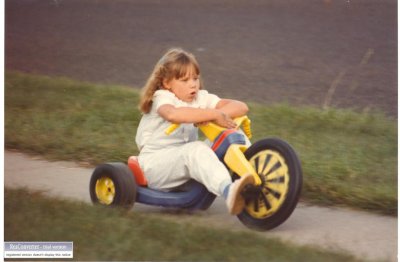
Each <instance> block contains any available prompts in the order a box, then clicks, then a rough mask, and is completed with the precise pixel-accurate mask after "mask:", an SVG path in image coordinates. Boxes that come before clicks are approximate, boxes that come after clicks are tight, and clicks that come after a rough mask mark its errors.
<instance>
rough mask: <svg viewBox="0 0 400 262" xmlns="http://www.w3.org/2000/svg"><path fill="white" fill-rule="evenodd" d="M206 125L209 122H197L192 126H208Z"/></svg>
mask: <svg viewBox="0 0 400 262" xmlns="http://www.w3.org/2000/svg"><path fill="white" fill-rule="evenodd" d="M208 123H210V121H204V122H199V123H196V124H194V126H196V127H199V126H205V125H208Z"/></svg>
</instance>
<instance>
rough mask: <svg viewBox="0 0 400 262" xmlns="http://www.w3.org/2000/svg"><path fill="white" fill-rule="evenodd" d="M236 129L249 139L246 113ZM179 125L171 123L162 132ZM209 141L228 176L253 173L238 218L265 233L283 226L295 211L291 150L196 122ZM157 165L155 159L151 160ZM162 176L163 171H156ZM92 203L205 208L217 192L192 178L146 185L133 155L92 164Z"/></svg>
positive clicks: (298, 177) (297, 182)
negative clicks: (167, 188) (172, 186)
mask: <svg viewBox="0 0 400 262" xmlns="http://www.w3.org/2000/svg"><path fill="white" fill-rule="evenodd" d="M235 122H236V123H237V126H238V128H239V127H240V126H242V129H243V131H244V134H245V135H246V136H248V137H249V138H251V130H250V120H249V118H248V117H247V116H243V117H239V118H236V119H235ZM177 128H179V125H178V124H171V126H170V127H169V128H168V129H167V130H166V134H170V133H172V132H174V130H175V129H177ZM199 129H200V130H201V131H202V132H203V134H204V135H205V136H206V137H207V138H208V139H209V140H210V141H211V142H212V146H211V148H212V150H213V151H214V152H215V153H216V154H217V156H218V158H219V159H220V161H222V162H223V163H224V164H225V166H226V167H227V168H228V169H229V170H230V172H231V175H232V180H235V179H237V178H238V177H240V176H242V175H244V174H248V173H250V174H252V175H253V176H254V179H255V184H254V185H249V186H247V187H246V188H245V189H244V191H243V192H242V194H243V196H244V198H245V200H246V206H245V208H244V210H243V212H242V213H240V214H239V215H238V216H237V217H238V218H239V220H240V221H241V222H242V223H243V224H244V225H245V226H247V227H249V228H252V229H255V230H259V231H265V230H269V229H272V228H275V227H277V226H279V225H280V224H282V223H283V222H284V221H285V220H286V219H287V218H288V217H289V216H290V215H291V214H292V212H293V210H294V209H295V207H296V205H297V202H298V200H299V197H300V192H301V187H302V170H301V165H300V161H299V158H298V157H297V154H296V153H295V151H294V150H293V148H292V147H291V146H290V145H289V144H288V143H286V142H285V141H283V140H281V139H278V138H265V139H262V140H259V141H257V142H255V143H254V144H252V145H251V146H247V145H246V140H245V137H244V135H243V132H240V131H239V130H238V129H226V128H222V127H220V126H218V125H216V124H214V123H208V124H206V125H201V126H199ZM155 164H157V163H155ZM160 175H162V174H160ZM90 197H91V200H92V202H93V203H95V204H101V205H107V206H122V207H127V208H131V207H132V206H133V205H134V203H135V202H138V203H142V204H147V205H155V206H161V207H173V208H183V209H191V210H194V209H201V210H205V209H207V208H208V207H210V206H211V204H212V203H213V201H214V200H215V197H216V196H215V195H214V194H212V193H210V192H209V191H208V190H207V189H206V187H205V186H204V185H202V184H200V183H199V182H196V181H194V180H190V181H189V182H188V183H186V184H184V185H183V186H182V187H179V188H177V189H176V190H174V191H172V192H163V191H158V190H155V189H151V188H149V187H147V181H146V177H145V174H143V172H142V170H141V169H140V166H139V163H138V161H137V158H136V157H135V156H131V157H129V159H128V162H127V164H125V163H106V164H102V165H99V166H97V167H96V168H95V170H94V172H93V174H92V177H91V180H90Z"/></svg>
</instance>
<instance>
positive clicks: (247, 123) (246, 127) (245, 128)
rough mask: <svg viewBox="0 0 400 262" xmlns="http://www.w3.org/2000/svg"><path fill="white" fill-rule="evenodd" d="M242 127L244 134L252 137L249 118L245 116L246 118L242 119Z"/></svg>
mask: <svg viewBox="0 0 400 262" xmlns="http://www.w3.org/2000/svg"><path fill="white" fill-rule="evenodd" d="M242 128H243V132H244V133H245V134H246V136H247V137H248V138H249V139H251V137H252V136H253V135H252V134H251V120H250V119H249V118H247V117H246V118H245V119H244V120H243V123H242Z"/></svg>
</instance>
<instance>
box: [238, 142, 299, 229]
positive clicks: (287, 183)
mask: <svg viewBox="0 0 400 262" xmlns="http://www.w3.org/2000/svg"><path fill="white" fill-rule="evenodd" d="M244 154H245V156H246V158H247V159H248V160H249V162H250V163H251V164H252V166H253V167H254V169H255V170H256V172H257V174H258V175H259V176H260V178H261V181H262V184H261V185H260V186H256V187H254V188H252V189H250V190H249V191H251V192H250V193H249V192H247V194H246V193H245V197H246V207H245V209H244V211H243V212H242V213H241V214H239V215H238V218H239V220H240V221H241V222H242V223H243V224H244V225H246V226H247V227H249V228H252V229H256V230H260V231H265V230H269V229H272V228H275V227H277V226H279V225H280V224H282V223H283V222H284V221H286V219H287V218H288V217H289V216H290V215H291V214H292V212H293V210H294V209H295V207H296V205H297V202H298V201H299V197H300V193H301V187H302V179H303V178H302V170H301V164H300V161H299V159H298V157H297V155H296V153H295V151H294V150H293V148H292V147H291V146H290V145H289V144H288V143H286V142H285V141H283V140H280V139H277V138H268V139H263V140H260V141H258V142H256V143H255V144H253V145H252V146H250V147H249V148H248V149H247V150H246V151H245V153H244Z"/></svg>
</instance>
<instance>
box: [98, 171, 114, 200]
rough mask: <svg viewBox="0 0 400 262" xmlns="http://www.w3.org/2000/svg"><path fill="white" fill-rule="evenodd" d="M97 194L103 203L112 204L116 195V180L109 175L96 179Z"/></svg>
mask: <svg viewBox="0 0 400 262" xmlns="http://www.w3.org/2000/svg"><path fill="white" fill-rule="evenodd" d="M96 196H97V199H98V200H99V202H100V203H101V204H104V205H110V204H111V203H112V202H113V200H114V197H115V186H114V182H113V181H112V179H111V178H109V177H101V178H100V179H98V180H97V181H96Z"/></svg>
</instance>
